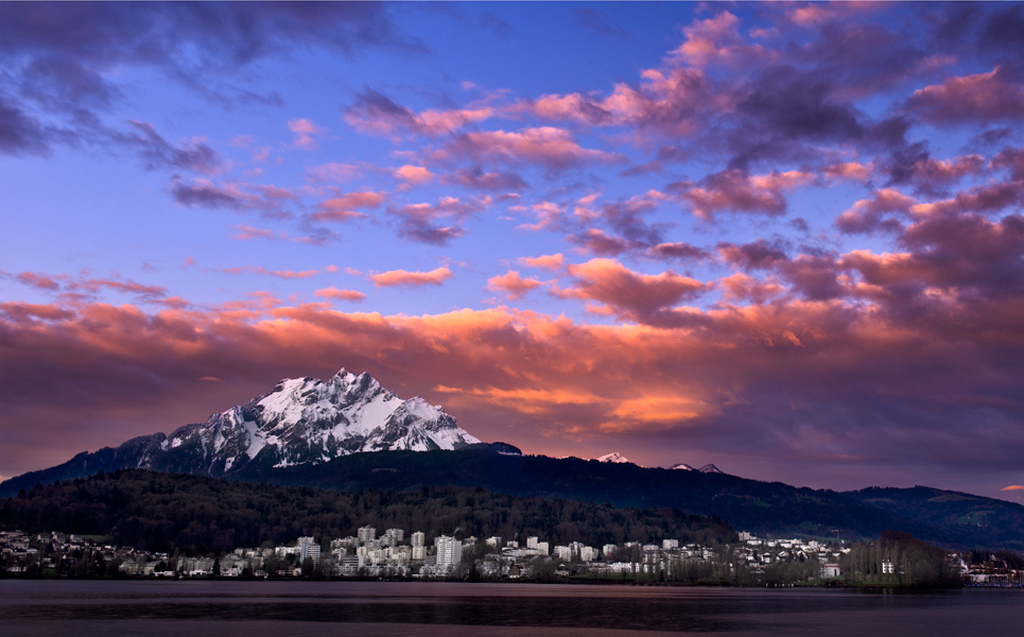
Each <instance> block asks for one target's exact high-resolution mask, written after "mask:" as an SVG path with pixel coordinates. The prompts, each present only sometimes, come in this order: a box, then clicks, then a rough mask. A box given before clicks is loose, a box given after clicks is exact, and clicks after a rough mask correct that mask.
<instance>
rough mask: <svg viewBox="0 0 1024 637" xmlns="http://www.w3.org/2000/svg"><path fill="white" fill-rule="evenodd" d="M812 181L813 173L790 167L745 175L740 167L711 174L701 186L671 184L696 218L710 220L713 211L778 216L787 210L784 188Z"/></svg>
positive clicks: (671, 187)
mask: <svg viewBox="0 0 1024 637" xmlns="http://www.w3.org/2000/svg"><path fill="white" fill-rule="evenodd" d="M812 181H814V174H812V173H806V172H801V171H798V170H790V171H787V172H783V173H779V172H774V173H769V174H767V175H748V174H747V173H745V172H743V171H740V170H727V171H724V172H721V173H717V174H715V175H711V176H710V177H708V178H707V179H706V180H705V181H704V185H703V186H693V185H689V184H679V185H675V186H670V189H671V190H674V191H676V192H678V193H679V195H680V196H681V197H682V199H683V200H684V201H686V202H688V203H689V204H690V206H691V208H692V209H693V213H694V214H695V215H697V216H698V217H701V218H704V219H710V218H712V217H713V216H714V214H715V213H716V212H721V211H725V210H731V211H733V212H752V213H757V214H766V215H781V214H783V213H785V212H786V199H785V196H784V194H783V191H785V190H791V189H793V188H796V187H797V186H802V185H805V184H808V183H811V182H812Z"/></svg>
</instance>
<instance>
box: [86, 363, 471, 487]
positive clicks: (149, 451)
mask: <svg viewBox="0 0 1024 637" xmlns="http://www.w3.org/2000/svg"><path fill="white" fill-rule="evenodd" d="M478 442H480V441H479V440H478V439H477V438H475V437H474V436H472V435H470V434H469V433H468V432H466V431H465V430H463V429H461V428H460V427H459V426H458V425H457V424H456V422H455V418H453V417H452V416H450V415H448V414H447V413H446V412H445V411H444V410H443V409H442V408H441V407H440V406H431V405H430V404H428V403H427V402H426V401H425V400H423V399H422V398H420V397H419V396H417V397H415V398H410V399H409V400H402V399H401V398H399V397H398V396H395V395H394V394H393V393H391V392H390V391H388V390H387V389H385V388H384V387H381V385H380V383H378V382H377V381H376V380H375V379H374V378H373V377H371V376H370V375H369V374H366V373H363V374H359V375H356V374H353V373H352V372H349V371H348V370H345V369H342V370H341V371H339V372H338V373H337V374H336V375H335V376H334V377H333V378H331V379H329V380H327V381H321V380H316V379H313V378H293V379H286V380H282V381H281V382H280V383H278V384H277V386H276V387H274V389H273V391H271V392H270V393H269V394H265V395H263V396H258V397H256V398H253V399H252V400H250V401H249V402H248V403H246V404H245V405H239V406H235V407H232V408H231V409H228V410H227V411H224V412H221V413H219V414H213V415H211V416H210V417H209V419H207V421H206V422H205V423H202V424H194V425H185V426H184V427H181V428H179V429H177V430H175V431H174V432H172V433H171V434H170V435H168V436H165V435H164V434H154V435H152V436H143V437H141V438H135V439H133V440H129V441H128V442H126V443H124V444H123V445H121V446H120V447H118V448H117V449H113V450H101V452H97V454H80V455H79V456H76V458H75V459H74V460H80V461H82V462H86V463H87V462H89V456H92V455H99V454H101V453H102V452H103V451H107V452H108V453H107V455H109V454H110V453H113V454H114V455H115V456H118V457H120V459H121V460H120V462H119V464H121V465H122V466H124V467H132V468H139V469H153V470H157V471H174V472H183V473H194V474H200V475H210V476H222V475H226V474H234V473H239V472H241V471H243V470H245V469H246V468H249V469H253V470H259V469H269V468H276V467H288V466H293V465H312V464H320V463H323V462H327V461H329V460H332V459H334V458H337V457H339V456H345V455H348V454H352V453H358V452H363V451H399V450H408V451H428V450H432V449H449V450H450V449H456V448H459V447H463V446H465V445H469V444H475V443H478ZM74 460H73V461H74Z"/></svg>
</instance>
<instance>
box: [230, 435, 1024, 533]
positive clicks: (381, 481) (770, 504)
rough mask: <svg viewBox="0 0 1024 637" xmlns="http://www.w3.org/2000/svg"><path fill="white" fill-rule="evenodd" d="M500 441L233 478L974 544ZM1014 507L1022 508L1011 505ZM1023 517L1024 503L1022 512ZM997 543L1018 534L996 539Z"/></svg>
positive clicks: (927, 529) (849, 507) (790, 490)
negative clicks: (498, 496)
mask: <svg viewBox="0 0 1024 637" xmlns="http://www.w3.org/2000/svg"><path fill="white" fill-rule="evenodd" d="M512 449H514V448H511V447H510V445H506V444H503V443H495V444H493V445H491V444H479V445H470V446H467V447H462V448H460V449H457V450H454V451H431V452H425V453H413V452H407V451H387V452H380V453H359V454H352V455H348V456H342V457H339V458H335V459H334V460H331V461H329V462H325V463H322V464H318V465H313V466H292V467H281V468H278V469H271V470H268V471H262V472H261V473H249V474H237V475H235V476H233V479H236V480H248V481H252V482H261V483H269V484H275V485H280V486H289V487H314V488H321V489H334V490H340V491H359V490H367V489H371V488H372V489H378V490H381V491H388V492H393V491H397V492H405V491H415V490H418V489H422V488H424V487H433V488H438V487H479V488H483V489H486V490H488V491H491V492H496V493H505V494H509V495H514V496H521V497H540V498H545V499H551V498H554V499H570V500H583V501H590V502H599V503H608V504H611V505H612V506H614V507H620V508H658V507H667V508H672V509H677V510H679V511H684V512H686V513H690V514H697V515H712V516H716V517H718V518H720V519H723V520H726V521H727V522H729V523H730V524H731V525H732V526H733V528H735V529H736V530H743V531H750V532H753V533H755V534H758V535H774V536H784V537H785V536H789V537H792V536H793V535H801V536H819V537H832V536H834V535H835V533H836V532H837V531H838V533H839V534H840V535H841V536H842V537H845V538H848V539H861V538H877V537H878V536H879V535H880V534H881V533H882V532H883V531H886V530H890V529H894V530H899V531H904V532H906V533H910V534H911V535H913V536H914V537H917V538H920V539H923V540H927V541H930V542H935V543H939V544H943V545H947V546H967V547H970V546H973V545H975V541H974V538H975V536H974V527H971V526H966V527H965V526H962V525H956V524H933V523H930V522H927V521H922V520H917V519H914V518H913V517H910V516H907V515H904V514H902V513H900V512H899V511H889V510H886V509H883V508H880V507H877V506H874V505H872V504H870V503H866V502H860V501H858V500H857V499H855V498H851V497H848V496H847V495H846V494H841V493H837V492H835V491H828V490H813V489H809V488H797V487H793V486H790V485H788V484H783V483H781V482H760V481H757V480H748V479H746V478H740V477H738V476H732V475H728V474H725V473H707V472H705V473H702V472H700V471H678V470H670V469H661V468H646V467H640V466H638V465H635V464H633V463H629V462H626V463H616V462H601V461H599V460H596V459H594V460H583V459H580V458H574V457H569V458H551V457H548V456H532V455H523V454H517V453H515V452H514V451H512ZM1015 506H1017V505H1015ZM1018 508H1019V509H1021V510H1022V511H1024V507H1019V506H1018ZM993 539H994V540H995V543H993V544H991V546H993V547H1001V546H1007V545H1009V544H1008V543H1012V542H1018V543H1019V542H1020V536H1019V535H1016V536H1013V535H1012V534H1004V535H1000V536H998V537H995V538H993Z"/></svg>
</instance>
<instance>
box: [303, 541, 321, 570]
mask: <svg viewBox="0 0 1024 637" xmlns="http://www.w3.org/2000/svg"><path fill="white" fill-rule="evenodd" d="M307 557H309V558H312V559H313V563H314V564H317V563H319V562H320V545H319V544H317V543H316V541H315V540H314V539H313V538H312V537H300V538H299V562H300V563H302V562H305V561H306V558H307Z"/></svg>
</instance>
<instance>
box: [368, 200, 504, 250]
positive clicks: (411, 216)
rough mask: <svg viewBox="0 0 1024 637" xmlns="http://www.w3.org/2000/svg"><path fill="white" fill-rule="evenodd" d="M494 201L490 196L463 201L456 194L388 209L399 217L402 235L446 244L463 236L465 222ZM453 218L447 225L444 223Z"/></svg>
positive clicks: (399, 231)
mask: <svg viewBox="0 0 1024 637" xmlns="http://www.w3.org/2000/svg"><path fill="white" fill-rule="evenodd" d="M490 204H491V198H490V197H474V198H472V199H469V200H466V201H462V200H460V199H458V198H457V197H444V198H442V199H441V200H440V201H438V202H437V203H436V204H430V203H414V204H406V205H404V206H400V207H396V208H389V209H388V213H389V214H391V215H393V216H395V217H397V218H398V219H399V227H398V233H399V235H401V236H403V237H405V238H407V239H411V240H413V241H419V242H422V243H432V244H435V245H445V244H447V243H448V242H450V241H451V240H452V239H455V238H457V237H460V236H462V235H463V234H464V233H465V229H464V228H463V226H462V224H463V223H464V222H465V221H466V220H467V219H469V218H470V217H472V216H473V215H476V214H478V213H480V212H482V211H484V210H486V209H487V207H488V206H489V205H490ZM446 221H450V223H448V224H447V225H442V224H443V223H445V222H446Z"/></svg>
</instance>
